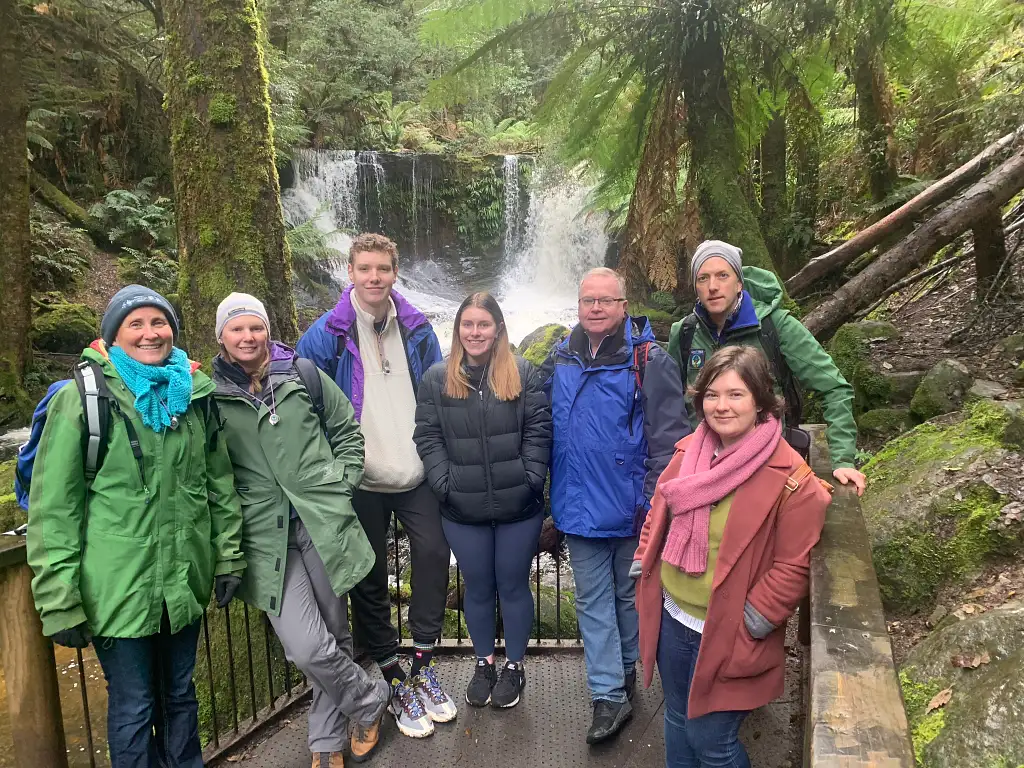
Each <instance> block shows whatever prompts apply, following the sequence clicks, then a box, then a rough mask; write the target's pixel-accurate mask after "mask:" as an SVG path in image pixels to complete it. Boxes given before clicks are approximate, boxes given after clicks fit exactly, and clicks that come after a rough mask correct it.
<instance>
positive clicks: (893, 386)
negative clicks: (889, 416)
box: [881, 370, 925, 405]
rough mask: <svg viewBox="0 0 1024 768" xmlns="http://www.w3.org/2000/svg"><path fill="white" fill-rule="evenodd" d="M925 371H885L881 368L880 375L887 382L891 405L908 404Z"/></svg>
mask: <svg viewBox="0 0 1024 768" xmlns="http://www.w3.org/2000/svg"><path fill="white" fill-rule="evenodd" d="M924 374H925V371H887V370H882V371H881V375H882V377H883V378H884V379H885V380H886V381H887V382H888V384H889V403H890V404H892V405H910V401H911V400H912V399H913V398H914V392H916V391H917V388H918V386H919V385H920V384H921V380H922V379H923V378H924Z"/></svg>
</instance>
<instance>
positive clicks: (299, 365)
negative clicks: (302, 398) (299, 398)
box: [295, 357, 327, 435]
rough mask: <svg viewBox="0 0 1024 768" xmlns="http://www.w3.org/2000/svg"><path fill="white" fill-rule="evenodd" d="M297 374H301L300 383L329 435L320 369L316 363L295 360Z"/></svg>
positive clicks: (322, 427)
mask: <svg viewBox="0 0 1024 768" xmlns="http://www.w3.org/2000/svg"><path fill="white" fill-rule="evenodd" d="M295 372H296V373H297V374H299V381H300V382H302V386H303V388H304V389H305V390H306V394H307V395H309V399H310V402H312V403H313V411H314V413H316V417H317V418H318V419H320V429H321V430H322V431H323V433H324V434H325V435H326V434H327V414H326V413H324V382H323V380H322V379H321V378H320V369H319V368H317V367H316V363H314V362H313V361H312V360H307V359H306V358H304V357H296V358H295Z"/></svg>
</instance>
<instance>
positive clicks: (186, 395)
mask: <svg viewBox="0 0 1024 768" xmlns="http://www.w3.org/2000/svg"><path fill="white" fill-rule="evenodd" d="M109 354H110V362H112V363H113V364H114V367H115V368H116V369H117V373H118V375H120V377H121V381H123V382H124V383H125V386H126V387H128V389H130V390H131V391H132V394H134V395H135V410H136V411H138V412H139V416H141V417H142V423H143V424H145V425H146V426H147V427H149V428H150V429H152V430H153V431H154V432H163V431H164V428H165V427H169V426H170V425H171V417H172V416H180V415H181V414H183V413H184V412H185V411H186V409H188V404H189V403H190V402H191V401H192V364H191V363H190V362H189V360H188V355H186V354H185V352H184V351H183V350H181V349H178V348H177V347H173V348H172V350H171V356H170V357H169V358H168V359H167V362H166V363H165V364H164V365H146V364H145V363H140V362H139V361H138V360H135V359H134V358H132V357H130V356H129V355H128V353H127V352H125V351H124V350H123V349H121V348H120V347H112V348H111V349H110V353H109Z"/></svg>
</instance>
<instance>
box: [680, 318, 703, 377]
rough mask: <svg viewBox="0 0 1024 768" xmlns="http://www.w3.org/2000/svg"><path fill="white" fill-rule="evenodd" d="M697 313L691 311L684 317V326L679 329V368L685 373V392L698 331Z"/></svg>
mask: <svg viewBox="0 0 1024 768" xmlns="http://www.w3.org/2000/svg"><path fill="white" fill-rule="evenodd" d="M698 322H699V321H698V320H697V315H696V313H694V312H691V313H690V314H688V315H687V316H686V317H684V318H683V327H682V329H680V331H679V361H680V365H679V370H680V372H681V373H682V374H683V392H684V393H685V392H686V382H687V379H688V378H689V376H690V371H689V368H690V347H692V346H693V335H694V334H695V333H696V332H697V323H698Z"/></svg>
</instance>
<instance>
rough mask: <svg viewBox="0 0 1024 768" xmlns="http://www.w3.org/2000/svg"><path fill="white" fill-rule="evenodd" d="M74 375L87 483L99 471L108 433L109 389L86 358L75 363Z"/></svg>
mask: <svg viewBox="0 0 1024 768" xmlns="http://www.w3.org/2000/svg"><path fill="white" fill-rule="evenodd" d="M74 375H75V384H76V385H77V386H78V394H79V396H80V397H81V398H82V413H83V414H84V417H85V427H86V429H85V435H84V441H85V444H84V454H85V480H86V482H90V483H91V482H92V481H93V480H94V479H95V478H96V472H97V471H99V468H100V465H101V464H102V463H103V459H104V455H105V454H106V451H107V438H108V436H109V432H110V402H111V398H110V389H109V388H108V387H107V382H106V379H105V377H104V376H103V371H102V369H101V368H100V366H99V365H98V364H97V363H94V362H92V361H90V360H83V361H82V362H80V363H78V364H77V365H76V366H75V369H74Z"/></svg>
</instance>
